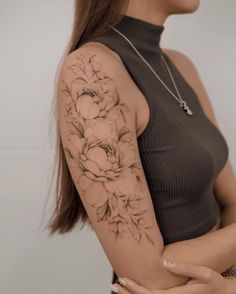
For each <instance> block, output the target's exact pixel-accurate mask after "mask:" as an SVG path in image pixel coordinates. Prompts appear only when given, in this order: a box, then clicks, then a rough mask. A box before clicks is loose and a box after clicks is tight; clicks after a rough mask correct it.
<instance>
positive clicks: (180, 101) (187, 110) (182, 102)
mask: <svg viewBox="0 0 236 294" xmlns="http://www.w3.org/2000/svg"><path fill="white" fill-rule="evenodd" d="M108 26H109V27H110V28H112V29H113V30H114V31H115V32H116V33H118V34H119V35H121V36H122V37H123V38H124V39H125V40H126V41H127V42H128V43H129V44H130V45H131V47H132V48H133V49H134V51H135V52H136V53H137V54H138V56H139V57H140V58H141V59H142V60H143V62H144V63H145V64H146V65H147V66H148V67H149V68H150V70H151V71H152V73H153V74H154V76H155V77H156V78H157V79H158V80H159V81H160V83H161V84H162V85H163V86H164V87H165V89H166V90H167V91H168V92H169V93H170V94H171V96H172V97H173V98H175V99H176V100H177V101H178V102H179V105H180V107H181V108H182V109H183V110H184V111H185V113H187V114H188V115H190V116H191V115H193V112H192V110H191V109H190V108H189V106H188V105H187V102H186V101H185V100H183V98H182V97H181V94H180V92H179V90H178V87H177V85H176V83H175V80H174V77H173V75H172V73H171V70H170V68H169V66H168V64H167V62H166V60H165V58H164V56H163V55H161V58H162V60H163V62H164V64H165V66H166V68H167V71H168V74H169V76H170V78H171V81H172V83H173V85H174V88H175V90H176V93H177V96H178V97H177V96H176V95H175V94H174V93H173V92H172V91H171V90H170V89H169V87H168V86H167V85H166V84H165V83H164V82H163V80H162V79H161V78H160V77H159V75H158V74H157V73H156V72H155V71H154V69H153V68H152V67H151V65H150V64H149V63H148V62H147V60H146V59H145V58H144V57H143V56H142V55H141V53H140V52H139V51H138V50H137V49H136V47H135V46H134V44H133V43H132V42H131V41H130V40H129V39H128V38H127V37H126V36H125V35H123V34H122V33H121V32H120V31H119V30H117V29H116V28H114V27H113V26H111V25H108Z"/></svg>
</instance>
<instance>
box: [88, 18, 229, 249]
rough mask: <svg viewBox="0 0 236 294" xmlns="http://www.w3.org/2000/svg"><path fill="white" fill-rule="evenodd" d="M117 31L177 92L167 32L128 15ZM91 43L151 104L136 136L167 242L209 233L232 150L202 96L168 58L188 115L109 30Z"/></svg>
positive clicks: (158, 26) (216, 212)
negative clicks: (116, 62) (110, 54)
mask: <svg viewBox="0 0 236 294" xmlns="http://www.w3.org/2000/svg"><path fill="white" fill-rule="evenodd" d="M115 27H116V28H117V29H118V30H119V31H121V32H122V33H123V34H124V35H126V36H127V37H128V38H129V39H130V40H131V41H132V42H133V44H134V45H135V46H136V48H137V49H138V50H139V51H140V53H141V54H142V55H143V56H144V57H145V58H146V60H147V61H148V62H149V63H150V64H151V66H152V67H153V68H154V70H155V71H156V72H157V73H158V74H159V75H160V76H161V78H162V79H163V80H164V81H165V83H166V84H167V85H168V87H169V88H170V89H171V90H172V91H173V92H174V93H176V91H175V89H174V87H173V84H172V82H171V80H170V77H169V75H168V72H167V70H166V67H165V66H164V64H163V61H162V60H161V54H164V52H163V50H162V49H161V47H160V39H161V34H162V32H163V30H164V27H163V26H161V25H155V24H152V23H149V22H146V21H143V20H141V19H137V18H134V17H131V16H128V15H124V17H123V19H122V20H121V21H120V22H119V23H117V24H116V25H115ZM92 41H97V42H101V43H103V44H104V45H106V46H108V47H109V48H111V49H112V50H114V51H115V52H116V53H118V54H119V56H120V57H121V59H122V61H123V63H124V65H125V67H126V69H127V70H128V72H129V74H130V75H131V77H132V78H133V80H134V82H135V83H136V85H137V87H139V89H140V90H141V91H142V93H143V94H144V96H145V97H146V99H147V102H148V104H149V108H150V119H149V122H148V125H147V127H146V128H145V130H144V132H143V133H142V134H141V135H140V136H139V137H138V145H139V152H140V156H141V161H142V165H143V168H144V172H145V175H146V178H147V183H148V186H149V190H150V193H151V197H152V201H153V206H154V209H155V213H156V219H157V222H158V225H159V227H160V230H161V233H162V236H163V239H164V243H165V244H168V243H171V242H176V241H180V240H186V239H191V238H194V237H197V236H200V235H202V234H204V233H206V232H208V231H209V230H210V229H211V228H212V227H213V226H214V225H215V224H216V222H217V218H218V216H219V213H220V208H219V205H218V203H217V202H216V200H215V197H214V193H213V183H214V180H215V178H216V176H217V175H218V174H219V172H220V171H221V170H222V168H223V167H224V165H225V163H226V161H227V158H228V153H229V150H228V145H227V142H226V140H225V138H224V137H223V135H222V133H221V132H220V130H219V129H218V128H216V127H215V126H214V124H212V123H211V121H210V120H209V119H208V118H207V116H206V115H205V114H204V112H203V109H202V108H201V105H200V103H199V100H198V97H197V95H196V93H195V91H194V90H193V89H192V87H191V86H190V85H189V84H188V83H187V82H186V80H185V79H184V77H183V76H182V75H181V74H180V72H179V71H178V69H177V68H176V67H175V65H174V64H173V63H172V61H171V60H170V59H169V58H168V56H167V55H166V54H164V55H165V58H166V60H167V62H168V65H169V66H170V68H171V71H172V73H173V76H174V78H175V81H176V83H177V85H178V87H179V90H180V93H181V95H182V97H183V99H184V100H186V102H187V104H188V105H189V106H190V108H191V109H192V111H193V112H194V115H193V116H188V115H187V114H186V113H185V112H184V111H183V110H182V109H181V108H180V106H179V103H178V102H177V101H176V100H175V99H174V98H173V97H172V96H171V95H170V94H169V93H168V92H167V90H166V89H165V88H164V87H163V85H162V84H161V83H160V82H159V81H158V80H157V79H156V78H155V76H154V75H153V73H152V72H151V71H150V69H149V68H148V67H147V65H146V64H145V63H144V62H143V61H142V60H141V59H140V57H139V56H138V55H137V54H136V52H135V51H134V50H133V48H132V47H131V46H130V45H129V43H127V41H125V39H124V38H123V37H121V36H120V35H118V34H117V33H116V32H115V31H114V30H112V29H109V30H108V31H107V32H105V33H104V34H103V35H101V36H99V37H97V38H94V39H93V40H92Z"/></svg>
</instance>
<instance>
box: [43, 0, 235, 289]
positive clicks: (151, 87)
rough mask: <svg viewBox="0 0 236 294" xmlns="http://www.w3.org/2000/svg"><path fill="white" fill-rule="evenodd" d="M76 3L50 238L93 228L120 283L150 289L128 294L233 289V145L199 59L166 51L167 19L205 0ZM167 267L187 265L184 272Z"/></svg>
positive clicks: (62, 84) (62, 86)
mask: <svg viewBox="0 0 236 294" xmlns="http://www.w3.org/2000/svg"><path fill="white" fill-rule="evenodd" d="M75 4H76V17H75V25H74V31H73V35H72V41H71V44H70V47H69V50H68V53H67V56H66V57H65V59H64V60H63V63H62V67H61V69H60V75H59V79H58V89H57V90H58V95H57V100H56V102H57V103H56V117H57V121H58V153H57V156H58V157H57V160H58V178H57V206H56V209H55V211H54V214H53V217H52V220H51V223H50V225H49V227H50V230H51V233H54V232H56V231H59V232H60V233H65V232H68V231H70V230H71V229H72V228H73V227H74V225H75V224H76V223H78V221H80V223H84V224H85V223H89V224H90V225H91V226H92V228H93V229H94V230H95V232H96V234H97V236H98V238H99V241H100V242H101V245H102V247H103V249H104V251H105V253H106V254H107V257H108V259H109V260H110V262H111V264H112V266H113V269H114V277H113V282H114V281H115V280H116V278H117V277H118V276H119V277H127V278H129V279H126V282H127V281H129V283H132V280H133V282H137V283H138V284H140V286H141V288H140V286H139V285H137V284H134V283H133V284H132V285H133V288H132V287H131V285H130V284H129V283H128V284H126V287H127V288H126V289H125V285H124V287H121V286H120V285H117V284H116V285H113V287H112V289H113V291H116V292H118V291H119V293H126V294H127V293H149V292H150V291H151V292H153V291H157V292H156V293H162V292H163V291H164V290H165V291H164V292H165V293H175V294H177V293H184V292H183V291H187V292H186V293H212V290H213V289H214V290H215V292H214V293H223V292H222V291H224V293H233V290H232V289H235V287H236V286H235V284H236V282H235V279H233V278H227V277H225V278H224V277H223V276H226V274H227V273H229V272H230V271H229V269H231V273H232V274H231V275H232V276H233V275H234V272H233V270H232V267H233V266H234V265H235V264H236V250H235V249H236V240H235V238H234V235H235V230H236V223H235V215H236V214H235V211H236V197H235V188H236V180H235V176H234V173H233V170H232V167H231V165H230V162H229V161H228V146H227V143H226V141H225V139H224V137H223V135H222V134H221V132H220V131H219V129H218V128H217V124H216V119H215V116H214V112H213V109H212V107H211V104H210V101H209V98H208V96H207V94H206V92H205V90H204V88H203V86H202V84H201V82H200V79H199V76H198V75H197V73H196V70H195V68H194V66H193V65H192V63H191V62H190V61H189V59H188V58H187V57H185V56H184V55H183V54H181V53H179V52H175V51H173V50H169V49H168V50H167V49H162V48H161V47H160V39H161V34H162V32H163V30H164V22H165V20H166V18H167V17H168V16H170V15H172V14H179V13H190V12H193V11H195V10H196V9H197V8H198V6H199V2H198V1H197V0H191V1H190V0H181V1H179V0H149V1H139V0H129V1H125V0H123V1H121V0H119V1H118V0H113V1H111V0H107V1H105V0H103V1H101V0H99V1H95V0H90V1H89V0H88V1H85V0H84V1H82V0H80V1H79V0H78V1H76V2H75ZM213 184H214V185H213ZM164 259H167V260H174V261H179V267H180V266H181V265H180V262H185V264H184V263H183V264H182V272H181V270H179V272H178V268H179V267H178V266H177V268H176V273H179V275H176V274H174V273H173V272H172V271H173V270H172V271H170V270H167V269H166V268H165V267H164V266H163V260H164ZM177 264H178V262H177ZM191 264H192V267H191ZM183 266H185V268H184V269H183ZM198 266H201V267H200V268H199V267H198ZM190 268H191V270H190ZM199 269H200V273H199ZM223 272H224V273H223ZM220 273H222V275H221V274H220ZM191 278H192V279H191ZM189 279H191V281H190V282H189V281H188V280H189ZM186 283H187V284H186ZM166 289H168V290H166ZM179 291H182V292H179ZM194 291H195V292H194ZM217 291H218V292H217Z"/></svg>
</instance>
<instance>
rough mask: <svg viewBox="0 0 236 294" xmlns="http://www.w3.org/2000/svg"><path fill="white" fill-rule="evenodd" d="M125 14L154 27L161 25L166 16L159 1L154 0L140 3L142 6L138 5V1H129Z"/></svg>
mask: <svg viewBox="0 0 236 294" xmlns="http://www.w3.org/2000/svg"><path fill="white" fill-rule="evenodd" d="M125 14H126V15H128V16H132V17H136V18H139V19H141V20H144V21H148V22H150V23H152V24H155V25H163V24H164V22H165V20H166V18H167V16H168V15H167V13H165V11H164V9H163V7H161V4H160V3H159V1H156V0H155V1H150V0H149V1H142V5H140V0H132V1H129V5H128V8H127V10H126V13H125Z"/></svg>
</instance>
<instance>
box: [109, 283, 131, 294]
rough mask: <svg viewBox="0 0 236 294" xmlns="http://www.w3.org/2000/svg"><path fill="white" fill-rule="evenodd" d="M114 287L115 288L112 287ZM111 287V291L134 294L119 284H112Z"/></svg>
mask: <svg viewBox="0 0 236 294" xmlns="http://www.w3.org/2000/svg"><path fill="white" fill-rule="evenodd" d="M114 287H115V288H114ZM111 289H112V291H113V292H112V293H119V294H134V293H130V292H129V291H127V290H126V289H125V288H124V287H122V286H121V285H119V284H112V286H111ZM115 289H118V291H116V290H115Z"/></svg>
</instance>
